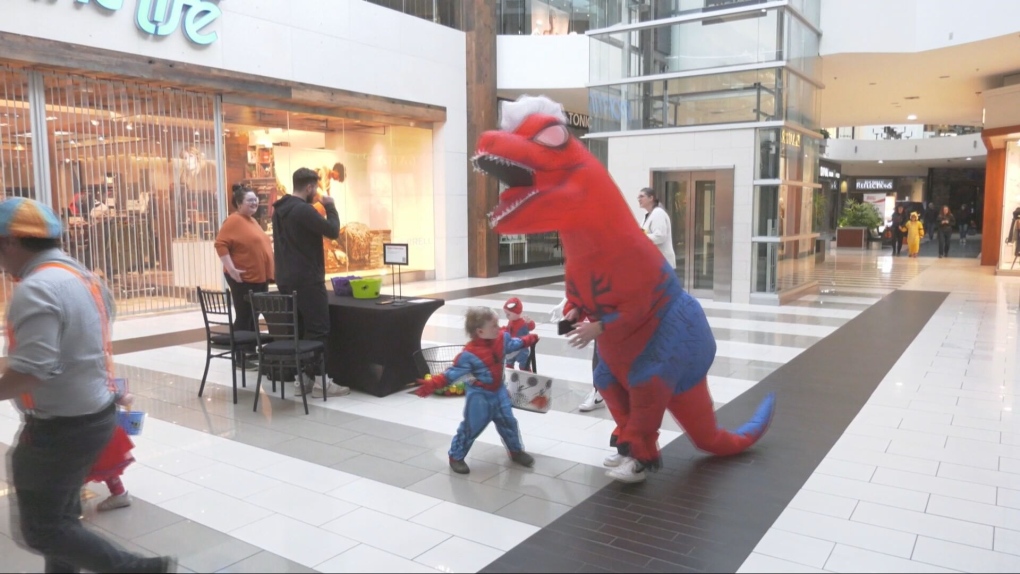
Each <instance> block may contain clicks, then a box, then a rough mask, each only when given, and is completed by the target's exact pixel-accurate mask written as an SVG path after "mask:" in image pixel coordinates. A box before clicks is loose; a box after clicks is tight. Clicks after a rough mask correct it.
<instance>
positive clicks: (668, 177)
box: [652, 171, 717, 298]
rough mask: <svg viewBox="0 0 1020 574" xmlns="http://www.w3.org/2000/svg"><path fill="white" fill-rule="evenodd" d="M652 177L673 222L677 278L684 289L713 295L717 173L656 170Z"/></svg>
mask: <svg viewBox="0 0 1020 574" xmlns="http://www.w3.org/2000/svg"><path fill="white" fill-rule="evenodd" d="M652 180H653V186H654V188H655V189H656V190H657V191H659V193H660V194H661V197H662V201H663V208H664V209H665V210H666V213H668V214H669V219H670V223H671V225H672V231H673V250H674V251H675V252H676V274H677V277H678V278H679V279H680V282H681V284H682V285H683V288H684V289H685V290H687V291H689V292H691V293H693V294H694V295H696V296H698V297H708V298H711V297H713V296H714V295H713V290H714V288H715V243H716V242H715V233H716V225H715V221H716V185H717V182H716V172H714V171H697V172H682V171H669V172H655V173H654V174H653V177H652Z"/></svg>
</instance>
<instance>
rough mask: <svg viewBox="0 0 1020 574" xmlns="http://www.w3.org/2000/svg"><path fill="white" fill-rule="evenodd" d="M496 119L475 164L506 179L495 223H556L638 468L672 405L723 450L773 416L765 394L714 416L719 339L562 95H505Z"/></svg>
mask: <svg viewBox="0 0 1020 574" xmlns="http://www.w3.org/2000/svg"><path fill="white" fill-rule="evenodd" d="M502 121H503V126H502V128H503V129H502V130H500V131H489V132H485V133H483V134H482V136H481V138H480V139H479V142H478V151H477V155H476V156H475V157H474V158H472V159H473V161H474V164H475V167H476V168H477V169H479V170H481V171H484V172H486V173H488V174H490V175H493V176H495V177H497V178H498V179H499V180H500V181H502V182H503V183H504V184H506V185H507V186H508V189H506V190H505V191H503V192H502V193H501V194H500V202H499V204H498V205H497V206H496V208H495V210H494V211H493V212H492V213H491V214H490V215H489V217H490V225H491V226H492V227H494V228H495V229H496V230H497V231H498V232H500V233H506V234H520V233H545V232H552V231H556V232H558V233H559V236H560V240H561V241H562V242H563V243H562V244H563V249H564V253H565V255H566V283H567V299H568V300H569V302H570V304H571V305H572V306H574V307H577V308H579V309H581V310H582V311H583V313H584V314H585V315H587V316H588V317H590V318H591V320H593V321H601V322H602V326H603V332H602V334H601V335H599V337H598V354H599V358H600V364H599V366H598V367H597V368H596V370H595V373H594V379H595V385H596V387H597V388H598V389H599V390H600V391H601V393H602V396H603V397H604V398H605V401H606V405H607V406H608V407H609V410H610V412H611V413H612V415H613V418H614V419H615V421H616V423H617V425H618V427H619V430H620V435H619V439H618V444H619V446H620V447H621V452H623V453H625V454H628V455H629V456H630V457H632V458H633V459H636V460H637V461H638V462H639V463H640V465H639V470H640V469H643V468H651V469H653V470H654V469H655V468H657V467H658V466H659V464H660V455H659V449H658V445H657V439H658V436H659V427H660V426H661V424H662V417H663V415H664V413H665V411H666V410H667V409H668V410H669V411H670V413H671V414H672V415H673V416H674V417H675V418H676V420H677V422H678V423H679V424H680V425H681V426H682V427H683V428H684V430H685V431H686V434H687V436H688V437H690V439H691V441H693V442H694V444H695V446H697V447H698V448H699V449H701V450H704V451H706V452H709V453H712V454H716V455H731V454H736V453H738V452H741V451H743V450H745V449H746V448H748V447H749V446H751V445H753V444H754V443H755V442H756V441H757V440H758V439H759V438H760V437H761V436H762V434H764V432H765V430H766V429H767V427H768V424H769V422H770V421H771V418H772V413H773V411H774V407H775V398H774V396H773V395H771V394H770V395H769V396H767V397H766V398H765V400H764V401H763V402H762V403H761V405H760V406H759V407H758V409H757V411H756V413H755V415H754V417H753V418H752V420H751V421H750V422H748V423H747V424H745V425H744V426H743V427H741V428H740V429H737V430H736V431H735V432H729V431H726V430H723V429H720V428H718V426H717V424H716V418H715V412H714V410H713V405H712V398H711V396H710V395H709V391H708V383H707V381H706V376H707V373H708V368H709V367H710V366H711V364H712V361H713V360H714V359H715V351H716V345H715V339H714V337H713V335H712V331H711V329H710V328H709V326H708V320H707V319H706V317H705V313H704V311H703V310H702V308H701V305H700V304H699V303H698V302H697V300H696V299H694V298H693V297H691V296H690V295H689V294H687V293H686V292H684V291H683V289H682V288H681V286H680V282H679V281H678V280H677V277H676V274H675V273H674V271H673V269H672V268H671V267H670V265H669V264H668V263H667V262H666V261H665V259H663V257H662V254H661V253H659V251H658V249H656V247H655V245H653V244H652V242H650V241H649V240H648V238H647V237H645V235H644V233H642V231H641V228H640V227H639V226H638V225H637V223H636V222H635V220H634V216H633V215H632V214H631V211H630V209H628V207H627V204H626V202H625V201H624V199H623V195H622V194H621V193H620V190H619V189H618V188H617V186H616V184H615V183H614V182H613V179H612V178H611V177H610V175H609V172H608V171H606V169H605V168H604V167H603V166H602V165H601V164H600V163H599V162H598V160H597V159H595V157H594V156H592V155H591V154H590V153H589V152H588V150H587V149H585V147H584V145H583V144H581V142H579V141H577V140H576V139H574V138H573V137H571V136H570V134H569V132H568V131H567V128H566V126H565V124H566V122H565V117H564V114H563V109H562V107H561V106H560V105H559V104H557V103H555V102H553V101H552V100H549V99H547V98H544V97H537V98H533V97H529V96H524V97H522V98H520V99H519V100H518V101H517V102H514V103H508V104H504V107H503V120H502Z"/></svg>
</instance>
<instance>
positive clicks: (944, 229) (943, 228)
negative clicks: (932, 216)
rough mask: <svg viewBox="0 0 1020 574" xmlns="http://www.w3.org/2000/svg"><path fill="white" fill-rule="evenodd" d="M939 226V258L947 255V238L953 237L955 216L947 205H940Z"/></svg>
mask: <svg viewBox="0 0 1020 574" xmlns="http://www.w3.org/2000/svg"><path fill="white" fill-rule="evenodd" d="M938 226H939V258H940V259H941V258H943V257H949V240H950V239H951V238H952V237H953V228H954V227H956V218H955V217H953V212H951V211H949V206H948V205H943V206H942V211H941V212H939V216H938Z"/></svg>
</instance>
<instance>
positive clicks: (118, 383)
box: [113, 378, 145, 436]
mask: <svg viewBox="0 0 1020 574" xmlns="http://www.w3.org/2000/svg"><path fill="white" fill-rule="evenodd" d="M113 384H114V386H115V387H116V389H117V394H118V395H119V396H123V395H125V394H127V392H128V381H127V379H122V378H118V379H114V380H113ZM117 424H118V425H119V426H120V427H121V428H122V429H124V432H126V433H127V434H129V435H131V436H136V435H140V434H142V427H144V426H145V413H144V412H142V411H132V410H130V409H125V408H118V409H117Z"/></svg>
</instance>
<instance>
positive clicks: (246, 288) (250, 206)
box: [215, 184, 275, 331]
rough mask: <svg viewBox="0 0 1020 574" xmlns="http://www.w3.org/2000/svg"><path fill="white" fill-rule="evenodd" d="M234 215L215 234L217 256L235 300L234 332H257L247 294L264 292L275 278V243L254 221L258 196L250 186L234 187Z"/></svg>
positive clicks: (236, 185)
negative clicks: (221, 263)
mask: <svg viewBox="0 0 1020 574" xmlns="http://www.w3.org/2000/svg"><path fill="white" fill-rule="evenodd" d="M231 203H232V204H233V205H234V212H233V213H231V214H230V215H228V216H227V219H226V220H225V221H224V222H223V225H221V226H220V232H219V233H218V234H217V235H216V243H215V247H216V254H217V255H219V256H220V261H222V262H223V274H224V276H225V277H226V280H227V285H229V286H230V296H231V298H232V299H233V301H234V330H237V331H254V330H255V329H256V320H257V319H256V318H255V317H254V316H252V312H251V303H250V302H249V300H248V295H249V293H251V292H255V293H265V292H266V291H268V290H269V282H270V281H272V280H273V279H274V277H275V265H274V261H273V244H272V242H271V241H270V239H269V236H268V235H266V232H265V231H263V230H262V226H261V225H259V223H258V222H257V221H255V217H254V216H255V212H256V211H258V209H259V196H258V195H256V194H255V191H254V190H252V189H251V188H249V187H245V186H242V185H238V184H235V185H234V188H233V191H232V193H231Z"/></svg>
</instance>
